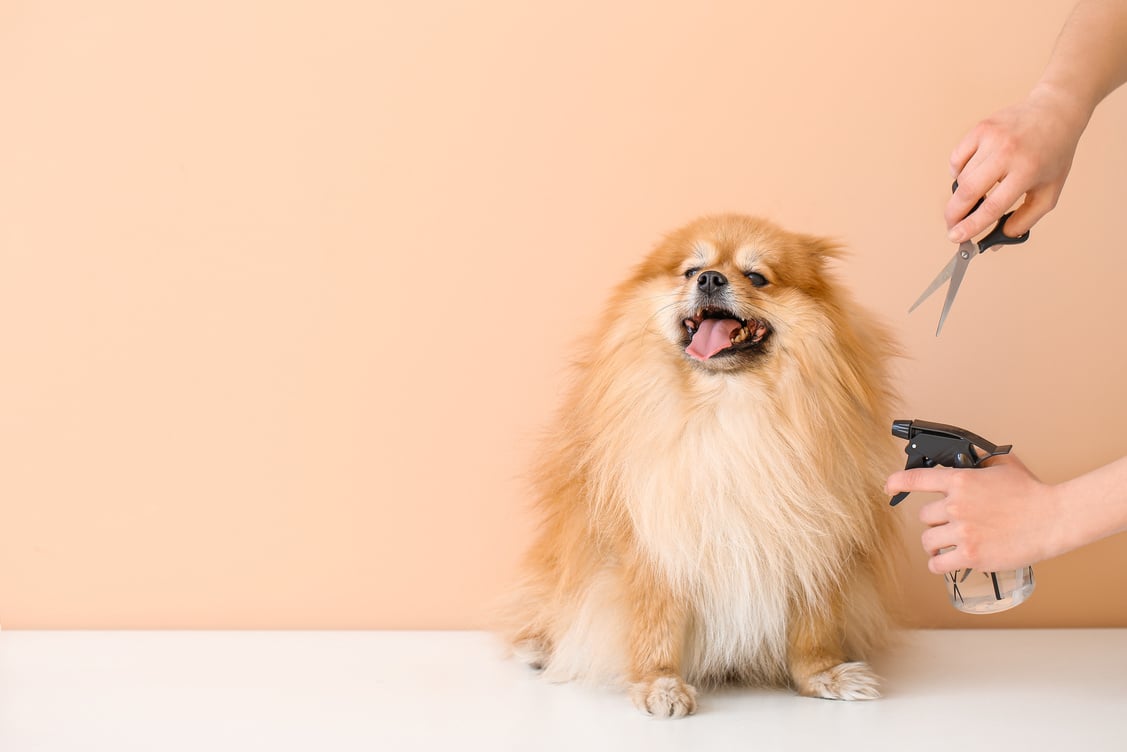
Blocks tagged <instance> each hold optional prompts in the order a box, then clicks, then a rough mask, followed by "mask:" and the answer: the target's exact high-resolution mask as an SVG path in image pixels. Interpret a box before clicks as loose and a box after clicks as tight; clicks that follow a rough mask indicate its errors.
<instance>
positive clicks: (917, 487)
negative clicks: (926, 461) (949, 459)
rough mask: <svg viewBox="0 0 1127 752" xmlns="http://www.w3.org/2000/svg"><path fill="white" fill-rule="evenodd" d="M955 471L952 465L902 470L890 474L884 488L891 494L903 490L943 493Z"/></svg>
mask: <svg viewBox="0 0 1127 752" xmlns="http://www.w3.org/2000/svg"><path fill="white" fill-rule="evenodd" d="M953 472H955V470H954V469H953V468H950V467H917V468H913V469H911V470H900V471H899V472H895V473H893V474H892V475H890V476H888V480H887V481H885V484H884V490H885V491H887V492H888V493H890V494H894V493H900V492H901V491H909V492H911V491H929V492H932V493H943V492H945V491H946V490H947V487H948V486H949V485H950V482H951V473H953Z"/></svg>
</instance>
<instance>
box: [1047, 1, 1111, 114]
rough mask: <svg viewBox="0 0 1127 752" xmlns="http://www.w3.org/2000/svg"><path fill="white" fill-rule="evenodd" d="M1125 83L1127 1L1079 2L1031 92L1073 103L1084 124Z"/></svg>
mask: <svg viewBox="0 0 1127 752" xmlns="http://www.w3.org/2000/svg"><path fill="white" fill-rule="evenodd" d="M1124 82H1127V0H1081V2H1079V3H1077V4H1076V7H1075V8H1073V11H1072V14H1071V15H1070V16H1069V18H1068V20H1067V21H1066V22H1065V24H1064V27H1063V28H1062V29H1061V32H1060V36H1059V37H1058V38H1057V43H1056V46H1055V47H1054V48H1053V54H1052V56H1051V57H1050V59H1049V63H1048V65H1047V66H1046V67H1045V72H1044V74H1043V75H1042V76H1041V79H1040V81H1039V82H1038V83H1037V86H1036V87H1035V88H1034V92H1035V93H1044V94H1052V95H1053V96H1056V97H1061V98H1065V99H1068V100H1070V101H1071V102H1072V103H1074V106H1075V107H1076V109H1077V111H1078V113H1079V115H1080V116H1081V117H1083V119H1084V121H1085V122H1087V119H1088V118H1089V117H1090V116H1091V114H1092V110H1094V109H1095V108H1096V105H1097V104H1099V103H1100V102H1101V101H1102V100H1103V98H1104V97H1106V96H1107V95H1108V94H1110V93H1111V92H1112V91H1113V90H1114V89H1116V88H1117V87H1118V86H1120V85H1121V84H1123V83H1124Z"/></svg>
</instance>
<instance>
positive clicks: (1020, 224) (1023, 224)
mask: <svg viewBox="0 0 1127 752" xmlns="http://www.w3.org/2000/svg"><path fill="white" fill-rule="evenodd" d="M1058 198H1059V194H1058V193H1057V192H1056V191H1054V190H1052V189H1050V188H1041V189H1038V190H1032V191H1028V192H1027V193H1026V194H1025V201H1024V202H1023V203H1022V205H1021V206H1019V207H1018V208H1017V209H1015V210H1014V213H1013V216H1012V217H1010V218H1009V219H1008V220H1006V226H1005V227H1003V228H1002V231H1003V232H1004V233H1006V234H1007V235H1009V236H1010V237H1011V238H1016V237H1017V236H1019V235H1024V234H1025V233H1026V232H1029V230H1030V229H1032V228H1033V225H1035V224H1037V222H1039V221H1040V219H1041V217H1043V216H1045V215H1046V214H1048V213H1049V212H1050V211H1052V210H1053V207H1055V206H1056V205H1057V199H1058Z"/></svg>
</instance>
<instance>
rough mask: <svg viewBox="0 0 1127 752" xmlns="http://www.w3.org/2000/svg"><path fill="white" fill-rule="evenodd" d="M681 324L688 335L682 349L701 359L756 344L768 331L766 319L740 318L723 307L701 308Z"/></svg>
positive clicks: (735, 351)
mask: <svg viewBox="0 0 1127 752" xmlns="http://www.w3.org/2000/svg"><path fill="white" fill-rule="evenodd" d="M681 323H682V324H683V325H684V327H685V330H686V331H687V332H688V334H689V344H688V346H687V347H686V348H685V352H686V353H688V354H689V355H690V356H691V357H693V358H696V359H697V360H701V361H704V360H708V359H709V358H712V357H714V356H717V355H720V354H723V355H731V354H734V353H737V352H743V351H746V350H749V349H752V348H756V347H759V346H760V345H761V344H762V343H763V341H764V340H765V339H766V338H767V336H768V335H769V334H770V333H771V327H770V325H769V324H768V323H767V322H766V321H759V320H758V319H742V318H740V317H739V316H736V315H735V314H734V313H733V312H732V311H729V310H726V309H723V308H702V309H700V310H699V311H697V314H696V315H695V316H693V317H691V318H687V319H685V320H684V321H682V322H681Z"/></svg>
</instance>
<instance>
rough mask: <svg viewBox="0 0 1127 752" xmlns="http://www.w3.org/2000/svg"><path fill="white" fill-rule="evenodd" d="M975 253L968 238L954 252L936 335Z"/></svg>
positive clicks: (976, 247) (974, 246)
mask: <svg viewBox="0 0 1127 752" xmlns="http://www.w3.org/2000/svg"><path fill="white" fill-rule="evenodd" d="M977 253H978V246H976V245H975V244H974V243H973V242H971V241H969V240H968V241H966V242H965V243H963V244H962V245H960V246H959V250H958V252H956V253H955V258H954V259H952V261H953V262H954V264H955V266H954V268H953V269H952V270H951V286H950V287H948V288H947V299H946V300H945V301H943V312H942V313H940V314H939V326H937V327H935V336H936V337H938V336H939V333H940V332H941V331H943V322H944V321H946V320H947V314H948V312H950V310H951V304H952V303H953V302H955V296H956V295H957V294H958V293H959V285H961V284H962V283H963V276H964V275H966V273H967V266H969V265H970V260H971V259H972V258H974V257H975V255H976V254H977Z"/></svg>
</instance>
